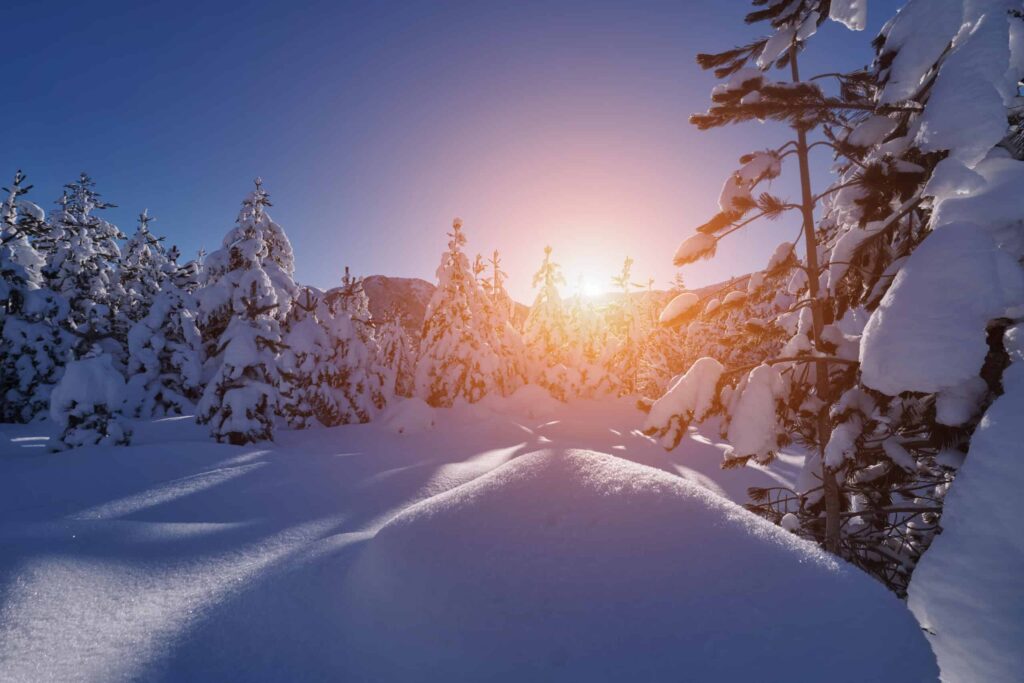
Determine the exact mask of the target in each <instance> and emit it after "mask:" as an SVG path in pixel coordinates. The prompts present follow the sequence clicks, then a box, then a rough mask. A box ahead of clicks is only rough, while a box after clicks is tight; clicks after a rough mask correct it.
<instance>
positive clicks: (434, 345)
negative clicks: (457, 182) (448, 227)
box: [414, 218, 502, 406]
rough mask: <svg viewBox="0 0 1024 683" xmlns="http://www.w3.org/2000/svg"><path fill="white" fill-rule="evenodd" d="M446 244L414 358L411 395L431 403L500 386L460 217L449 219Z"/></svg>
mask: <svg viewBox="0 0 1024 683" xmlns="http://www.w3.org/2000/svg"><path fill="white" fill-rule="evenodd" d="M448 237H449V240H448V250H447V251H446V252H444V253H443V254H442V255H441V264H440V265H439V266H438V268H437V281H438V283H437V289H436V290H435V292H434V295H433V297H431V299H430V303H429V304H428V306H427V311H426V314H425V316H424V322H423V334H422V335H421V339H420V348H419V356H418V358H417V360H416V380H415V392H414V393H415V395H416V396H417V397H419V398H422V399H423V400H425V401H426V402H427V403H429V404H430V405H434V406H450V405H452V403H454V402H455V401H456V400H460V399H461V400H465V401H468V402H470V403H473V402H475V401H479V400H480V399H481V398H483V397H484V396H486V395H487V394H489V393H492V392H495V391H500V387H501V381H502V366H501V359H500V357H499V356H498V353H497V352H496V351H495V350H494V348H492V346H491V343H490V341H491V339H492V338H493V335H492V334H490V333H489V328H488V324H487V321H486V318H485V316H484V315H483V309H484V307H485V301H484V299H485V296H486V295H485V294H484V292H483V289H482V288H481V287H480V284H479V283H478V282H477V280H476V278H475V277H474V275H473V271H472V268H471V267H470V264H469V259H468V258H466V255H465V253H464V252H463V247H464V245H465V244H466V236H465V234H464V233H463V232H462V220H461V219H458V218H456V219H455V220H454V221H452V231H451V232H450V233H448Z"/></svg>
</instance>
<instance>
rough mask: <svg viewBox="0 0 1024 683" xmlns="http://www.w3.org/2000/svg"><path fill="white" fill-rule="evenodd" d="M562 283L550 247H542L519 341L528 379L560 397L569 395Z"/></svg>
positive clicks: (566, 331) (566, 330)
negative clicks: (534, 289) (533, 295)
mask: <svg viewBox="0 0 1024 683" xmlns="http://www.w3.org/2000/svg"><path fill="white" fill-rule="evenodd" d="M564 284H565V277H564V276H563V275H562V271H561V267H560V266H559V265H558V264H557V263H555V262H554V261H552V260H551V247H550V246H547V247H544V261H543V262H542V263H541V266H540V269H538V270H537V272H536V273H534V275H533V286H534V287H538V286H539V287H540V290H539V291H538V292H537V297H536V298H535V299H534V300H533V306H531V307H530V313H529V315H527V316H526V321H525V322H524V323H523V342H524V343H525V344H526V352H527V356H528V358H529V380H530V381H531V382H533V383H535V384H539V385H541V386H543V387H545V388H547V389H548V391H550V392H551V394H552V395H553V396H555V397H556V398H559V399H561V400H563V401H564V400H566V399H567V398H568V397H569V389H568V384H569V382H570V379H571V378H570V377H569V376H568V375H569V371H568V368H567V366H566V364H565V361H566V353H567V351H568V348H567V347H568V344H569V330H568V320H567V318H566V315H565V307H564V306H563V305H562V297H561V295H560V294H559V293H558V285H564Z"/></svg>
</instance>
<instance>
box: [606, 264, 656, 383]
mask: <svg viewBox="0 0 1024 683" xmlns="http://www.w3.org/2000/svg"><path fill="white" fill-rule="evenodd" d="M632 268H633V259H631V258H629V257H628V256H627V257H626V260H625V261H624V262H623V264H622V270H621V271H620V272H619V274H618V275H615V276H613V277H612V285H614V287H615V289H617V290H618V294H619V296H618V298H617V299H615V300H614V301H613V302H612V304H611V305H610V306H609V307H608V311H607V313H606V315H605V317H606V319H607V322H608V325H609V327H610V328H611V331H612V334H613V335H614V337H615V347H616V348H615V351H614V353H613V354H612V357H611V359H610V365H609V368H608V372H609V374H610V375H612V376H614V377H616V378H617V379H618V383H619V391H620V392H621V393H623V394H632V393H635V392H636V390H637V385H638V380H639V374H640V359H641V357H642V356H643V350H644V349H643V347H644V340H645V339H646V337H647V335H648V333H649V331H650V327H651V326H650V319H649V317H648V314H647V311H646V310H643V308H642V306H641V304H639V303H638V302H637V299H636V297H635V296H634V292H633V288H634V287H636V286H637V285H635V284H634V283H633V281H632V274H631V271H632ZM647 303H649V302H648V301H645V302H644V306H646V304H647Z"/></svg>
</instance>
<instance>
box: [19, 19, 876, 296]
mask: <svg viewBox="0 0 1024 683" xmlns="http://www.w3.org/2000/svg"><path fill="white" fill-rule="evenodd" d="M893 5H894V3H892V2H875V3H873V4H872V5H871V7H870V14H869V30H868V31H866V32H864V33H859V34H858V33H851V32H849V31H847V30H846V29H844V28H842V27H841V26H838V25H835V24H829V25H828V27H827V28H826V30H825V31H824V32H823V34H821V35H820V36H819V38H818V39H817V40H815V41H814V42H813V43H812V47H811V48H810V50H809V52H808V54H807V58H806V59H805V61H804V64H803V68H804V69H805V71H807V72H810V71H814V70H834V69H836V68H849V67H854V66H857V65H861V64H864V63H866V62H867V61H869V60H870V57H871V52H870V48H869V46H868V42H869V40H870V38H871V36H873V35H874V33H875V32H877V30H878V28H879V27H880V26H881V24H882V22H883V21H884V20H885V19H886V18H888V16H889V13H890V12H891V11H892V7H893ZM748 8H749V5H748V4H747V3H746V2H740V1H739V0H736V1H731V0H716V1H714V2H711V1H708V2H625V1H624V2H601V1H595V0H588V1H585V2H584V1H578V2H576V1H565V2H563V1H547V2H515V3H497V2H482V1H480V2H466V3H442V2H430V3H426V2H402V3H399V2H367V3H342V2H245V3H243V2H233V3H220V2H215V1H208V2H203V3H188V2H166V3H151V2H102V1H96V2H62V3H53V2H45V1H41V0H36V1H33V2H19V3H9V6H7V7H5V9H4V20H5V21H4V23H5V31H4V34H5V36H4V52H5V58H6V59H5V62H6V66H7V68H6V69H5V78H4V91H5V96H4V101H5V104H4V106H3V107H0V130H3V132H4V142H3V145H2V147H0V162H2V163H0V174H2V179H3V180H7V179H8V178H9V177H10V176H11V175H12V174H13V172H14V170H15V169H16V168H18V167H21V168H23V169H24V170H25V171H26V172H27V173H28V175H29V179H30V180H31V181H32V182H33V183H34V184H35V186H36V189H35V190H34V191H33V195H32V198H33V199H34V200H35V201H36V202H37V203H39V204H41V205H43V206H44V207H46V208H48V207H50V206H52V202H53V200H54V199H55V198H56V197H57V196H59V194H60V188H61V185H62V184H63V183H65V182H67V181H69V180H71V179H73V178H74V177H75V176H76V175H77V173H78V172H79V171H80V170H87V171H89V172H90V173H91V174H92V175H93V176H94V178H95V179H96V181H97V183H98V187H99V190H100V191H101V192H102V193H103V194H104V196H105V197H106V198H107V199H109V200H110V201H113V202H115V203H116V204H118V205H119V208H117V209H114V210H111V211H109V212H108V217H109V218H111V219H112V220H114V222H116V223H118V225H120V226H121V228H122V229H123V230H124V231H125V232H128V233H130V232H131V231H132V230H133V229H134V217H135V215H136V214H137V213H138V212H139V211H140V210H141V209H142V208H147V207H148V209H149V210H150V213H151V214H153V215H155V216H156V218H157V222H156V224H155V226H154V229H155V230H156V231H157V232H160V233H162V234H165V235H167V237H168V240H169V241H170V242H172V243H175V244H178V245H179V246H181V247H182V249H183V250H184V251H185V252H186V253H189V252H193V251H195V250H196V249H198V248H199V247H201V246H203V247H206V248H207V249H208V250H212V249H214V248H216V247H218V246H219V245H220V240H221V238H222V236H223V235H224V233H225V232H226V231H227V230H228V229H229V228H230V227H231V225H232V224H233V221H234V218H235V215H236V213H237V209H238V205H239V201H240V200H241V199H242V197H243V196H244V194H245V193H246V192H247V191H248V189H249V188H250V186H251V179H252V178H253V177H254V176H256V175H261V176H262V177H263V178H264V180H265V183H266V186H267V188H268V189H269V191H270V193H271V197H272V199H273V201H274V204H275V206H274V210H273V211H272V215H273V216H274V218H275V219H276V220H277V221H278V222H279V223H281V224H282V225H283V226H284V228H285V230H286V231H287V233H288V235H289V236H290V238H291V240H292V243H293V245H294V247H295V252H296V261H297V276H298V279H300V280H301V281H303V282H308V283H310V284H316V285H320V286H330V285H332V284H334V283H335V282H336V281H337V280H338V278H339V276H340V273H341V272H342V270H343V268H344V266H345V265H346V264H348V265H351V266H352V267H353V269H354V270H355V271H356V272H357V273H360V274H364V275H365V274H373V273H384V274H389V275H406V276H417V277H424V278H426V279H431V280H432V279H433V271H434V269H435V267H436V265H437V262H438V257H439V254H440V252H441V251H442V249H443V248H444V244H445V237H444V232H445V230H446V228H447V226H448V225H449V224H450V221H451V218H452V217H453V216H455V215H459V216H462V217H463V218H464V219H465V221H466V228H467V231H468V235H469V238H470V249H471V250H473V251H484V252H489V251H490V250H491V249H493V248H494V247H498V248H499V249H501V250H502V251H503V252H504V253H505V254H506V258H505V260H506V266H507V269H508V270H509V271H510V274H511V276H512V280H511V282H510V285H511V288H512V290H513V294H515V295H516V296H517V297H519V298H521V299H524V300H528V299H529V298H530V296H531V294H530V290H529V277H530V275H531V273H532V272H533V270H534V269H535V267H536V266H537V264H538V263H539V262H540V258H541V256H542V248H543V246H544V244H545V243H551V244H552V245H553V246H554V248H555V254H556V260H559V259H558V257H560V260H562V261H563V262H564V263H565V266H566V269H567V271H568V275H569V278H570V280H573V279H574V278H576V277H578V276H580V275H583V276H586V277H600V278H604V277H605V274H607V275H608V276H610V275H611V274H612V270H613V269H614V268H616V267H617V266H618V263H619V262H621V259H622V257H623V256H625V255H626V254H627V253H628V254H629V255H631V256H633V257H634V258H635V259H636V261H637V264H636V266H635V271H634V274H635V276H636V278H637V279H638V280H640V279H646V277H647V276H649V275H650V276H653V277H656V278H657V280H658V282H659V283H660V284H664V283H666V282H667V281H668V280H669V279H670V278H671V277H672V275H673V273H674V269H673V268H672V267H671V264H670V262H669V261H670V260H671V253H672V251H673V250H674V249H675V247H676V245H677V244H678V242H679V240H680V239H681V238H683V237H685V236H686V235H687V234H689V231H690V230H691V229H692V227H693V226H694V225H696V224H698V223H700V222H702V221H703V220H704V219H705V218H707V217H708V216H709V215H710V214H711V213H712V212H713V211H714V210H715V206H716V201H717V197H718V192H719V189H720V188H721V185H722V182H723V180H724V178H725V177H726V175H727V174H728V173H729V172H731V170H733V169H734V168H735V165H736V159H737V157H739V156H740V155H741V154H742V153H744V152H746V151H749V150H751V149H758V148H762V147H765V146H766V145H767V144H771V143H774V142H777V141H779V140H781V139H782V138H781V137H780V136H781V134H782V132H783V131H781V130H780V129H779V128H778V127H777V126H774V125H772V124H766V125H764V126H758V125H746V126H741V127H736V128H730V129H723V130H718V131H713V132H703V133H702V132H699V131H697V130H696V129H694V128H693V127H691V126H690V125H689V124H688V123H687V116H688V115H689V114H690V113H691V112H694V111H699V110H702V109H704V108H705V107H706V105H707V102H708V93H709V91H710V88H711V87H712V85H713V84H714V80H713V78H712V77H711V76H710V75H708V74H705V73H703V72H701V71H700V70H699V69H698V68H697V67H696V64H695V63H694V55H695V54H696V53H697V52H698V51H714V50H719V49H724V48H728V47H731V46H733V45H734V44H737V43H739V42H742V41H745V40H747V39H749V38H750V37H752V36H754V35H756V34H757V32H758V30H759V29H757V28H756V27H749V26H746V25H744V24H743V22H742V16H743V14H744V13H745V12H746V11H747V10H748ZM793 225H795V223H793V224H792V225H790V224H789V223H784V224H781V225H773V226H770V227H768V228H766V229H762V230H761V231H760V232H759V233H757V234H751V235H750V236H748V237H744V238H741V240H737V241H735V242H734V243H733V244H732V245H730V246H728V248H726V249H724V250H723V251H722V252H721V257H720V258H719V259H717V260H716V262H714V263H708V264H699V265H697V266H694V267H691V268H689V269H688V270H685V271H684V275H685V276H686V277H687V279H688V282H690V283H691V284H692V285H699V284H704V283H706V282H709V281H713V280H716V279H720V278H722V277H724V276H728V275H730V274H733V273H740V272H745V271H748V270H751V269H753V268H759V267H762V266H763V263H764V262H765V261H766V259H767V256H768V253H769V252H770V249H771V248H772V247H773V246H774V245H775V244H776V243H777V242H779V241H780V240H781V239H782V238H783V236H788V235H790V234H791V233H795V231H794V230H793V229H790V228H792V227H793Z"/></svg>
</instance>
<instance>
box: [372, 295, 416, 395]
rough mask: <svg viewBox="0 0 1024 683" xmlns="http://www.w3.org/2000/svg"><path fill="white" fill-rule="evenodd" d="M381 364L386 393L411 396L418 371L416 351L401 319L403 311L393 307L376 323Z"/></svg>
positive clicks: (379, 363)
mask: <svg viewBox="0 0 1024 683" xmlns="http://www.w3.org/2000/svg"><path fill="white" fill-rule="evenodd" d="M377 348H378V353H379V356H378V361H377V363H378V365H379V366H380V367H381V368H382V369H383V371H384V394H385V397H386V398H388V399H389V400H390V399H391V398H393V397H395V396H411V395H412V387H413V377H414V372H415V370H416V352H415V349H414V348H413V344H412V340H411V339H409V333H408V332H406V331H405V326H404V325H402V322H401V312H400V311H398V310H392V311H389V312H388V313H386V314H385V317H384V319H383V320H381V321H379V322H378V324H377Z"/></svg>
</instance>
